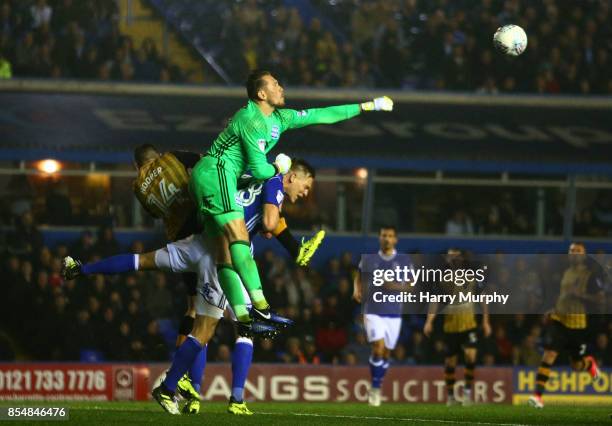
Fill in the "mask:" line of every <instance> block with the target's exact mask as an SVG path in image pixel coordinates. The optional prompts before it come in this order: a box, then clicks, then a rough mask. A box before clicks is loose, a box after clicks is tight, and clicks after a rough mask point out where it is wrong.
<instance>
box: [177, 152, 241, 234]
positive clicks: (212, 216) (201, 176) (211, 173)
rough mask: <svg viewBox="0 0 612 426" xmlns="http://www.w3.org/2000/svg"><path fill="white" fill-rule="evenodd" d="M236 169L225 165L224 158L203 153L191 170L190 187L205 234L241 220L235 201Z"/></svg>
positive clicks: (212, 232) (218, 230)
mask: <svg viewBox="0 0 612 426" xmlns="http://www.w3.org/2000/svg"><path fill="white" fill-rule="evenodd" d="M239 175H240V173H239V172H236V171H234V170H233V169H231V168H225V167H224V163H223V160H220V159H217V158H214V157H209V156H206V157H203V158H202V159H201V160H200V161H198V163H197V164H196V165H195V167H194V168H193V170H192V172H191V179H190V181H189V190H190V191H191V195H192V196H193V199H194V201H195V202H196V206H197V209H198V216H199V220H200V223H201V224H202V225H204V232H206V233H207V234H208V235H218V234H220V233H221V232H222V231H223V227H224V226H225V225H226V224H227V223H229V222H231V221H232V220H234V219H243V220H244V210H243V207H242V206H241V205H239V204H238V203H237V202H236V191H237V189H236V186H237V181H238V176H239Z"/></svg>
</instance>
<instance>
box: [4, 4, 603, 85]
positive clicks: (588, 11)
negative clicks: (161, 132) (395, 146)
mask: <svg viewBox="0 0 612 426" xmlns="http://www.w3.org/2000/svg"><path fill="white" fill-rule="evenodd" d="M146 4H149V5H150V6H151V7H152V8H154V10H155V11H156V13H158V14H159V15H160V16H161V18H162V19H165V20H166V21H167V22H168V23H169V24H170V25H172V26H173V27H174V28H175V29H176V30H177V31H178V32H179V33H181V35H182V36H183V39H184V40H185V42H187V43H188V44H190V45H192V47H193V48H194V50H198V48H200V50H199V51H200V52H204V53H205V56H206V58H208V59H207V60H208V61H209V63H210V62H211V61H212V62H214V63H215V64H216V65H219V66H220V67H221V69H222V70H223V71H224V72H225V73H226V75H227V77H228V80H229V81H231V82H233V83H241V82H242V81H243V80H244V78H245V75H246V74H247V72H248V70H250V69H254V68H258V67H263V68H269V69H271V70H272V71H273V72H274V73H275V74H276V75H278V76H279V77H280V80H281V82H282V83H283V84H286V85H298V86H299V85H304V86H315V87H347V88H348V87H350V88H352V87H362V88H363V87H365V88H371V87H389V88H403V89H427V90H450V91H477V92H481V93H499V92H504V93H514V92H523V93H525V92H531V93H545V94H555V93H567V94H572V93H573V94H610V93H612V77H611V74H610V68H611V66H612V59H611V52H612V30H611V27H610V25H609V21H610V2H609V1H608V0H581V1H578V0H545V1H541V2H529V1H526V0H480V1H474V0H453V1H451V0H435V1H429V0H367V1H362V0H333V1H330V0H312V1H305V0H304V1H295V2H292V6H293V7H291V8H288V7H286V6H285V5H284V4H285V2H282V1H280V0H274V1H262V0H259V1H258V0H234V1H223V2H217V1H213V0H151V1H150V2H148V3H146ZM0 5H1V6H0V58H2V59H0V61H4V62H6V63H8V64H10V65H12V69H13V75H14V76H17V77H54V78H86V79H93V78H95V79H99V80H109V79H110V80H122V81H131V80H136V81H162V82H168V81H173V82H181V81H185V80H186V77H185V75H186V72H185V71H186V70H181V69H180V68H179V67H177V66H174V65H172V63H171V62H169V58H163V57H161V56H160V54H159V53H158V47H159V46H156V45H155V43H154V42H153V40H151V39H145V40H144V41H143V42H142V44H141V45H139V46H136V45H134V43H133V41H132V38H131V37H130V36H129V35H124V34H121V33H120V31H119V25H118V20H119V16H118V7H117V2H116V1H115V0H100V1H93V0H79V1H75V0H28V1H26V0H20V1H15V0H2V1H1V2H0ZM508 23H514V24H518V25H520V26H522V27H523V28H524V29H525V30H526V32H527V34H528V37H529V45H528V48H527V50H526V52H525V53H524V54H523V55H522V56H521V57H519V58H507V57H503V56H502V55H500V54H496V52H495V51H494V50H493V47H492V35H493V33H494V32H495V30H496V28H497V27H499V26H501V25H504V24H508ZM170 60H171V58H170ZM201 61H202V63H203V66H204V63H205V61H204V60H203V59H201ZM0 67H2V65H0ZM0 69H1V68H0ZM7 75H8V74H7V73H6V72H5V73H4V76H5V77H6V76H7ZM0 76H2V75H1V74H0ZM207 81H208V82H211V83H215V82H219V81H220V79H219V77H218V76H216V75H215V72H213V71H212V70H209V72H208V77H207Z"/></svg>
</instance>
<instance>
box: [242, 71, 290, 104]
mask: <svg viewBox="0 0 612 426" xmlns="http://www.w3.org/2000/svg"><path fill="white" fill-rule="evenodd" d="M246 89H247V95H248V97H249V99H251V100H252V101H254V102H258V103H260V102H264V103H266V104H268V105H269V106H271V107H274V108H276V107H282V106H285V89H283V87H282V86H281V85H280V83H279V82H278V80H277V79H275V78H274V77H273V76H272V73H270V71H266V70H255V71H251V73H250V74H249V77H248V78H247V81H246Z"/></svg>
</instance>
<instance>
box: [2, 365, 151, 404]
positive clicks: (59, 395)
mask: <svg viewBox="0 0 612 426" xmlns="http://www.w3.org/2000/svg"><path fill="white" fill-rule="evenodd" d="M148 377H149V369H148V368H147V367H146V366H144V365H129V364H125V365H113V364H77V363H75V364H65V363H62V364H60V363H57V364H47V363H44V364H29V363H25V364H18V363H15V364H8V363H4V364H0V400H23V399H28V400H91V401H112V400H145V399H147V397H148V396H147V393H148V390H149V389H148V388H149V386H148Z"/></svg>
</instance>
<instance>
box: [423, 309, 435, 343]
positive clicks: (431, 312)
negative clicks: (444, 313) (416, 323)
mask: <svg viewBox="0 0 612 426" xmlns="http://www.w3.org/2000/svg"><path fill="white" fill-rule="evenodd" d="M437 312H438V304H437V303H430V304H429V308H428V310H427V320H426V321H425V326H423V334H424V335H425V336H427V337H429V336H431V332H432V331H433V325H434V320H435V319H436V314H437Z"/></svg>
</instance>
